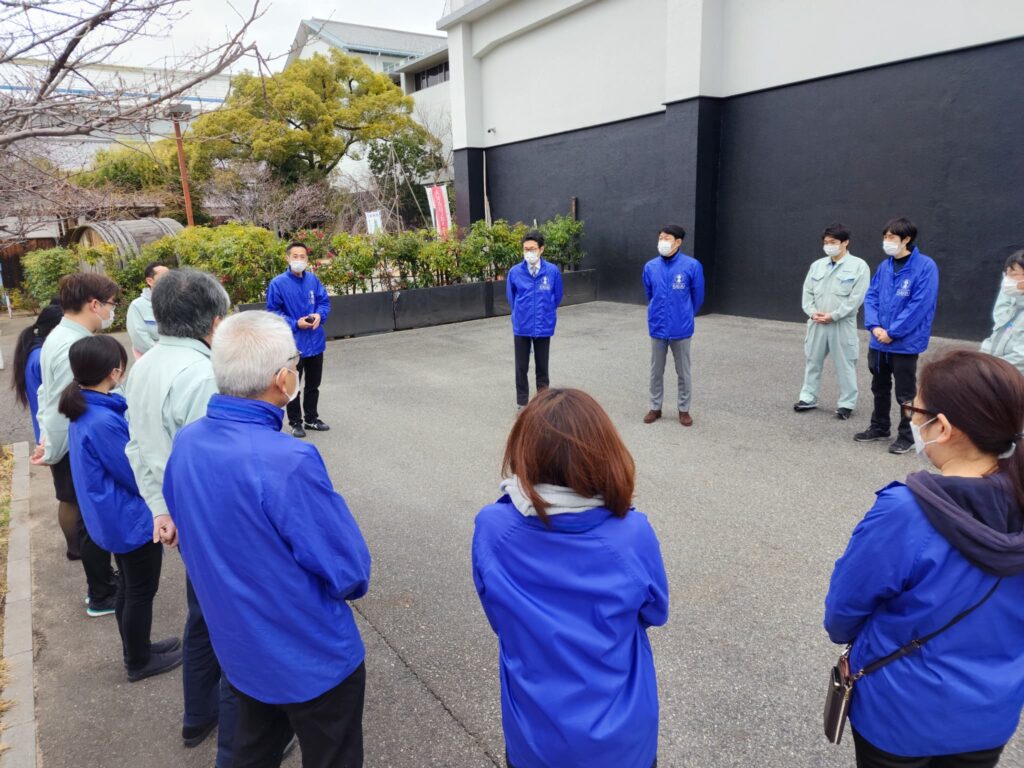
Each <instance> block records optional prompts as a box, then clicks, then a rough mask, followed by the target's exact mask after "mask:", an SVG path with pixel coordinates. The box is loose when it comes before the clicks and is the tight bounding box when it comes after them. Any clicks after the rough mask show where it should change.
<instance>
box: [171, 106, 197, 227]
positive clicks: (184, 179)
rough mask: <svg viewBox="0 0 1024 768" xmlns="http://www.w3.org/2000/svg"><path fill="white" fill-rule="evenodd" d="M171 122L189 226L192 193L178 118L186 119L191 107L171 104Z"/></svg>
mask: <svg viewBox="0 0 1024 768" xmlns="http://www.w3.org/2000/svg"><path fill="white" fill-rule="evenodd" d="M168 114H169V115H170V118H171V122H172V123H174V140H175V141H176V142H177V144H178V173H180V174H181V191H182V193H183V194H184V195H185V221H187V222H188V225H189V226H190V227H194V226H195V224H196V222H195V219H194V218H193V217H192V195H191V194H189V191H188V168H187V167H186V166H185V145H184V144H182V142H181V126H180V125H179V124H178V121H179V120H187V119H188V117H189V115H191V114H192V107H190V106H189V105H188V104H180V103H179V104H172V105H171V106H170V109H169V110H168Z"/></svg>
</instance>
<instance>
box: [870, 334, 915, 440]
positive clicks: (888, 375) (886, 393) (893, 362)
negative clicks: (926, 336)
mask: <svg viewBox="0 0 1024 768" xmlns="http://www.w3.org/2000/svg"><path fill="white" fill-rule="evenodd" d="M868 370H869V371H871V394H873V395H874V396H875V409H874V411H872V413H871V426H872V427H876V428H878V429H881V430H885V431H889V429H890V427H891V426H892V422H891V421H890V414H891V411H892V389H893V380H894V379H895V381H896V405H897V408H898V407H899V406H900V405H902V404H903V403H907V402H910V401H911V400H913V399H914V395H916V394H917V355H900V354H896V353H894V352H879V351H878V350H877V349H869V350H868ZM899 436H900V437H902V438H905V439H907V440H913V439H914V435H913V433H912V432H911V431H910V419H905V418H903V415H902V411H901V412H900V426H899Z"/></svg>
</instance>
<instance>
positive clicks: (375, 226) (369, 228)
mask: <svg viewBox="0 0 1024 768" xmlns="http://www.w3.org/2000/svg"><path fill="white" fill-rule="evenodd" d="M382 229H384V217H383V216H382V215H381V212H380V211H367V212H366V232H367V234H370V235H372V234H374V233H375V232H380V231H381V230H382Z"/></svg>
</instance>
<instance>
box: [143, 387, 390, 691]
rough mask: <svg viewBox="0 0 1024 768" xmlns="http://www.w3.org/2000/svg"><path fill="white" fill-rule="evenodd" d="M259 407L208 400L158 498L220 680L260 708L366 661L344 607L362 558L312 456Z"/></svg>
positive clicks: (356, 585) (360, 585)
mask: <svg viewBox="0 0 1024 768" xmlns="http://www.w3.org/2000/svg"><path fill="white" fill-rule="evenodd" d="M282 415H283V412H282V410H281V409H280V408H277V407H275V406H273V405H270V404H269V403H265V402H263V401H261V400H244V399H241V398H236V397H229V396H227V395H214V396H213V397H212V398H210V403H209V406H208V407H207V413H206V416H204V417H203V418H201V419H199V420H197V421H194V422H192V423H191V424H189V425H188V426H186V427H184V428H183V429H181V431H179V432H178V435H177V437H176V438H175V441H174V447H173V448H172V449H171V457H170V459H169V460H168V462H167V469H166V472H165V473H164V486H163V488H164V498H165V499H166V500H167V506H168V508H169V509H170V512H171V517H173V518H174V521H175V523H176V524H177V526H178V536H179V547H180V549H181V556H182V558H183V559H184V561H185V568H186V570H187V571H188V575H189V579H190V580H191V582H192V586H193V588H194V589H195V591H196V596H197V597H198V598H199V604H200V605H201V606H202V607H203V614H204V615H205V616H206V623H207V625H208V626H209V628H210V639H211V640H212V641H213V649H214V651H215V652H216V654H217V659H218V661H220V665H221V667H222V668H223V670H224V673H225V675H227V678H228V680H229V681H230V682H231V684H232V685H234V686H235V687H236V688H238V690H240V691H242V692H243V693H245V694H248V695H249V696H251V697H253V698H254V699H257V700H258V701H262V702H264V703H267V704H294V703H298V702H304V701H309V700H310V699H314V698H316V697H317V696H319V695H320V694H322V693H324V692H326V691H328V690H330V689H331V688H334V687H335V686H336V685H338V684H339V683H340V682H341V681H342V680H344V679H345V678H347V677H348V676H349V675H350V674H352V672H354V671H355V670H356V668H357V667H358V666H359V665H360V664H361V663H362V661H363V658H364V656H365V651H364V649H363V641H362V638H361V637H360V636H359V630H358V628H357V627H356V623H355V620H354V619H353V617H352V609H351V608H350V607H349V605H348V603H347V602H346V601H347V600H355V599H356V598H359V597H362V596H363V595H365V594H366V590H367V588H368V586H369V582H370V553H369V551H368V550H367V548H366V542H365V541H364V540H363V535H362V533H360V531H359V526H358V525H357V524H356V521H355V520H354V519H353V518H352V514H351V513H350V512H349V510H348V507H347V506H346V504H345V500H344V499H343V498H342V497H341V496H340V495H339V494H338V493H337V492H335V490H334V488H333V486H332V485H331V478H330V477H329V476H328V474H327V467H325V466H324V462H323V459H321V458H320V453H319V452H318V451H317V449H316V448H315V447H314V446H312V445H310V444H309V443H306V442H303V441H302V440H296V439H295V438H293V437H292V436H291V435H286V434H284V433H282V432H281V421H282Z"/></svg>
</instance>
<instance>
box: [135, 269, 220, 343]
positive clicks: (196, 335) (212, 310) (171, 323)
mask: <svg viewBox="0 0 1024 768" xmlns="http://www.w3.org/2000/svg"><path fill="white" fill-rule="evenodd" d="M152 299H153V316H154V317H155V318H156V328H157V330H158V331H159V332H160V335H161V336H175V337H177V338H182V339H205V338H206V337H207V336H209V335H210V333H211V332H212V331H213V322H214V320H216V319H217V318H218V317H220V318H224V317H227V314H228V310H230V309H231V299H229V298H228V294H227V292H226V291H225V290H224V286H222V285H221V284H220V283H219V282H217V278H215V277H214V276H213V275H211V274H209V273H207V272H200V271H199V270H197V269H172V270H171V271H170V272H168V273H167V274H166V275H164V276H163V277H161V278H160V280H159V281H157V284H156V285H154V286H153V296H152Z"/></svg>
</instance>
